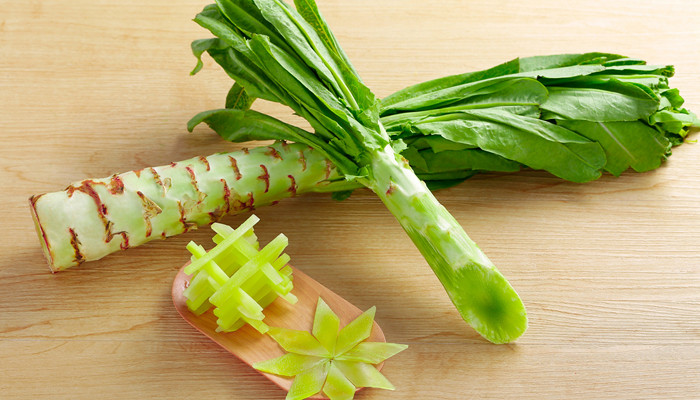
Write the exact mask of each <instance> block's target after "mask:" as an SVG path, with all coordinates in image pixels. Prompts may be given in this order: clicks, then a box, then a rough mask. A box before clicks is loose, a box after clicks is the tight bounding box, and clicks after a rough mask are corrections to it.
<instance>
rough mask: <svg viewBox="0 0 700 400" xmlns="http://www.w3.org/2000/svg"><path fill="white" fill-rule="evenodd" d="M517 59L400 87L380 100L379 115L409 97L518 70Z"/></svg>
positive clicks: (395, 107)
mask: <svg viewBox="0 0 700 400" xmlns="http://www.w3.org/2000/svg"><path fill="white" fill-rule="evenodd" d="M519 66H520V64H519V61H518V59H515V60H511V61H508V62H505V63H503V64H500V65H497V66H495V67H493V68H489V69H487V70H483V71H476V72H468V73H466V74H458V75H451V76H446V77H442V78H438V79H433V80H430V81H426V82H421V83H419V84H416V85H412V86H409V87H407V88H405V89H401V90H399V91H398V92H395V93H393V94H391V95H389V96H387V97H385V98H384V99H383V100H382V108H381V115H382V116H384V115H387V114H390V113H392V111H394V110H397V109H398V108H400V106H397V105H398V104H401V103H407V102H410V100H411V99H414V98H418V97H421V96H425V95H427V94H428V93H432V92H437V91H440V90H443V89H447V88H450V87H454V86H459V85H465V84H468V83H471V82H476V81H481V80H485V79H490V78H494V77H499V76H503V75H510V74H515V73H518V72H520V67H519Z"/></svg>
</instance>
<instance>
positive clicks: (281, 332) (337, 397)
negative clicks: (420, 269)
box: [253, 298, 408, 400]
mask: <svg viewBox="0 0 700 400" xmlns="http://www.w3.org/2000/svg"><path fill="white" fill-rule="evenodd" d="M375 311H376V308H375V307H372V308H370V309H369V310H367V311H365V312H364V313H362V315H360V316H359V317H357V318H356V319H355V320H353V321H352V322H350V323H349V324H348V325H346V326H345V327H344V328H343V329H342V330H340V332H339V331H338V329H339V327H340V319H339V318H338V316H337V315H336V314H335V313H334V312H333V311H332V310H331V309H330V307H328V305H327V304H326V303H325V302H324V301H323V299H321V298H319V299H318V305H317V306H316V315H315V317H314V325H313V328H312V330H311V331H312V334H310V333H309V332H306V331H296V330H292V329H283V328H270V331H269V334H270V336H271V337H272V338H273V339H274V340H275V341H276V342H277V343H278V344H279V345H280V346H281V347H282V348H283V349H285V350H286V351H288V352H289V353H287V354H285V355H283V356H282V357H278V358H274V359H272V360H267V361H262V362H259V363H256V364H253V368H255V369H257V370H259V371H262V372H266V373H270V374H275V375H280V376H288V377H292V376H294V377H295V378H294V382H293V383H292V387H291V388H290V389H289V393H288V394H287V400H291V399H304V398H307V397H310V396H313V395H315V394H318V393H319V392H323V393H324V394H325V395H326V396H328V398H330V399H331V400H347V399H352V398H353V397H354V396H355V390H356V389H357V388H360V387H374V388H381V389H389V390H394V386H393V385H392V384H391V383H390V382H389V381H388V380H387V379H386V377H384V375H382V374H381V373H380V372H379V370H378V369H377V368H376V367H375V366H374V365H373V364H375V365H376V364H379V363H381V362H383V361H384V360H386V359H387V358H389V357H391V356H393V355H396V354H397V353H399V352H401V351H403V350H405V349H406V348H407V347H408V346H406V345H403V344H395V343H384V342H365V340H366V339H367V338H368V337H369V335H370V333H371V331H372V326H373V325H374V314H375Z"/></svg>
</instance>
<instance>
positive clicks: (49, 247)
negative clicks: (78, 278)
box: [29, 194, 53, 270]
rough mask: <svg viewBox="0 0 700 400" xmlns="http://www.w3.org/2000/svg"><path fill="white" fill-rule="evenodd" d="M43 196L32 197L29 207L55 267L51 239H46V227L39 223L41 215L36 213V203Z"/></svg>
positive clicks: (50, 262) (50, 261)
mask: <svg viewBox="0 0 700 400" xmlns="http://www.w3.org/2000/svg"><path fill="white" fill-rule="evenodd" d="M41 196H43V194H40V195H36V196H32V197H30V198H29V205H30V207H31V211H32V215H33V216H34V219H35V220H36V225H37V226H38V227H39V232H40V233H41V239H42V240H43V241H44V245H45V246H46V253H47V254H48V256H49V264H50V265H53V252H52V251H51V246H50V245H49V239H48V238H47V237H46V232H45V231H44V226H43V225H42V224H41V221H39V213H37V211H36V202H37V200H39V198H41ZM52 270H53V269H52Z"/></svg>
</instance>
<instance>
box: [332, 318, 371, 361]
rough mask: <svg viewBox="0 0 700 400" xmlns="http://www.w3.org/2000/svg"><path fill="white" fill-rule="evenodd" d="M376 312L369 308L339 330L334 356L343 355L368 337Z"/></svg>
mask: <svg viewBox="0 0 700 400" xmlns="http://www.w3.org/2000/svg"><path fill="white" fill-rule="evenodd" d="M376 311H377V307H372V308H370V309H369V310H367V311H365V312H363V313H362V314H361V315H360V316H359V317H357V318H355V319H354V320H353V321H352V322H350V323H349V324H347V325H345V326H344V327H343V329H341V330H340V333H339V334H338V341H337V343H336V346H335V354H336V355H340V354H343V353H345V352H346V351H348V350H350V349H351V348H353V347H355V346H356V345H357V344H358V343H360V342H362V341H364V340H365V339H367V338H368V337H369V335H370V333H372V326H374V314H375V313H376Z"/></svg>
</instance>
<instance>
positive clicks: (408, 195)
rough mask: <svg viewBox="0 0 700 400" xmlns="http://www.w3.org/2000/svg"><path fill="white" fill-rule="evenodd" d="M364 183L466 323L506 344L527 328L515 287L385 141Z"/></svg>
mask: <svg viewBox="0 0 700 400" xmlns="http://www.w3.org/2000/svg"><path fill="white" fill-rule="evenodd" d="M366 184H367V185H368V187H370V188H371V189H372V190H373V191H374V192H375V193H376V194H377V195H378V196H379V198H380V199H381V200H382V201H383V202H384V204H385V205H386V207H387V208H388V209H389V211H391V213H392V214H393V215H394V216H395V217H396V219H397V220H398V221H399V223H400V224H401V226H402V227H403V228H404V230H405V231H406V233H408V235H409V236H410V237H411V239H412V240H413V243H414V244H415V245H416V247H418V249H419V250H420V252H421V254H422V255H423V257H425V259H426V261H427V262H428V264H429V265H430V267H431V268H432V269H433V271H434V272H435V274H436V275H437V277H438V279H439V280H440V282H441V283H442V285H443V286H444V287H445V290H446V291H447V294H448V295H449V297H450V299H451V300H452V302H453V303H454V304H455V306H456V307H457V309H458V310H459V311H460V314H461V315H462V318H464V320H465V321H466V322H467V323H469V324H470V325H471V326H472V327H473V328H474V329H475V330H476V331H477V332H479V333H480V334H481V335H483V336H484V337H485V338H487V339H488V340H490V341H492V342H494V343H508V342H510V341H512V340H514V339H516V338H517V337H519V336H520V335H521V334H522V333H523V332H524V331H525V330H526V329H527V315H526V311H525V307H524V306H523V303H522V301H521V300H520V298H519V297H518V295H517V293H516V292H515V290H514V289H513V288H512V287H511V285H510V284H509V283H508V281H507V280H506V279H505V278H504V277H503V275H501V273H500V272H499V271H498V270H497V269H496V267H495V266H494V265H493V263H492V262H491V261H490V260H489V259H488V258H487V257H486V255H485V254H484V253H483V252H482V251H481V250H480V249H479V247H478V246H477V245H476V243H474V242H473V241H472V240H471V239H470V238H469V236H467V234H466V232H465V231H464V229H462V227H461V226H460V225H459V223H458V222H457V221H456V220H455V219H454V217H453V216H452V215H451V214H450V213H449V212H448V211H447V210H446V209H445V207H443V206H442V205H441V204H440V203H439V202H438V201H437V199H435V197H434V196H433V194H432V193H431V192H430V190H428V188H427V187H426V185H425V184H424V183H423V182H422V181H421V180H420V179H418V177H416V175H415V174H414V173H413V171H412V170H411V168H410V166H409V165H408V162H407V161H406V160H405V159H404V158H403V157H402V156H400V155H399V154H396V153H395V152H394V151H393V150H392V149H391V148H390V147H389V146H387V148H385V149H384V150H382V151H378V152H376V153H374V154H373V155H372V163H371V174H370V179H368V181H367V182H366Z"/></svg>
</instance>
